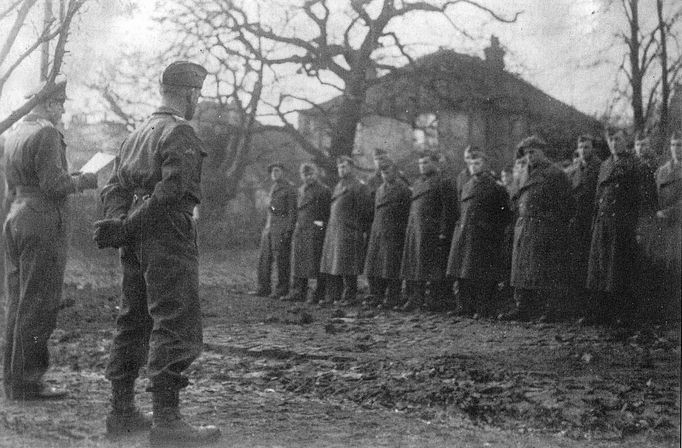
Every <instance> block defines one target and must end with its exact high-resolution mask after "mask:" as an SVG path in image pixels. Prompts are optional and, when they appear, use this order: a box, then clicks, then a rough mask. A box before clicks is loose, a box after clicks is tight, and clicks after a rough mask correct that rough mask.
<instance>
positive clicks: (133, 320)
mask: <svg viewBox="0 0 682 448" xmlns="http://www.w3.org/2000/svg"><path fill="white" fill-rule="evenodd" d="M205 77H206V70H205V69H204V68H203V67H202V66H200V65H198V64H194V63H192V62H186V61H177V62H173V63H172V64H170V65H169V66H168V67H167V68H166V69H165V70H164V71H163V74H162V75H161V82H160V93H161V98H162V105H161V107H159V108H158V109H157V110H156V112H154V113H152V114H151V116H150V117H149V118H147V119H146V121H144V122H143V123H142V124H141V125H140V126H139V127H138V128H137V129H136V130H135V131H133V133H132V134H130V136H128V138H126V140H125V141H124V142H123V144H122V146H121V149H120V152H119V155H118V157H117V158H116V163H115V166H114V170H113V173H112V175H111V178H110V179H109V182H108V184H107V185H106V187H105V188H104V189H103V190H102V193H101V197H102V202H103V206H104V215H105V219H104V220H102V221H98V222H96V223H95V241H96V243H97V245H98V246H99V247H100V248H105V247H115V248H120V254H121V265H122V267H123V288H122V289H123V294H122V298H121V300H122V302H121V306H120V313H119V316H118V319H117V322H116V323H117V332H116V336H115V337H114V341H113V344H112V346H111V353H110V356H109V365H108V366H107V369H106V377H107V379H109V381H111V386H112V400H111V404H112V409H111V412H110V414H109V415H108V416H107V432H108V433H109V435H112V436H116V435H120V434H126V433H130V432H134V431H140V430H145V429H149V426H150V422H149V419H148V418H147V417H146V416H144V415H143V414H141V413H140V411H139V410H138V408H137V407H136V406H135V402H134V394H135V393H134V385H135V380H136V379H137V377H138V375H139V370H140V368H141V367H142V366H143V365H144V364H145V361H146V364H147V374H148V376H149V380H150V386H149V387H148V389H147V390H148V391H150V392H151V393H152V404H153V419H152V422H151V423H152V424H151V430H150V434H149V437H150V442H151V443H152V445H154V446H164V447H165V446H171V445H176V446H186V445H190V444H200V443H203V442H210V441H214V440H216V439H218V438H219V436H220V430H219V429H218V428H216V427H213V426H209V427H195V426H192V425H190V424H189V423H187V422H186V421H185V420H184V419H183V417H182V415H181V414H180V409H179V406H180V397H179V396H180V390H181V389H183V388H185V387H187V385H188V384H189V380H188V378H187V377H186V376H185V375H183V372H184V371H185V370H186V369H187V368H188V367H189V366H190V365H191V364H192V362H193V361H194V360H195V359H196V358H197V357H198V356H199V354H200V353H201V350H202V344H203V342H202V323H201V309H200V304H199V303H200V302H199V265H198V250H197V233H196V232H197V229H196V223H195V222H194V219H193V217H192V212H193V209H194V207H195V206H196V205H197V204H198V203H199V202H200V201H201V188H200V182H201V165H202V159H203V158H204V157H205V155H206V153H205V152H204V150H203V148H202V143H201V141H200V140H199V138H198V137H197V135H196V134H195V132H194V129H193V128H192V126H190V124H189V122H188V121H187V120H190V119H191V118H192V116H193V115H194V111H195V108H196V106H197V103H198V100H199V96H200V94H201V87H202V85H203V82H204V79H205Z"/></svg>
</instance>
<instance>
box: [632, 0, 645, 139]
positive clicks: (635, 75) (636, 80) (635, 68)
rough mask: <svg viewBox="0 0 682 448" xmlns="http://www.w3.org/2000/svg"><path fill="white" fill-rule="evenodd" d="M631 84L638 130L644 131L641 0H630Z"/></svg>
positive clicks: (635, 122)
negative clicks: (640, 57)
mask: <svg viewBox="0 0 682 448" xmlns="http://www.w3.org/2000/svg"><path fill="white" fill-rule="evenodd" d="M629 3H630V12H631V17H630V42H629V46H630V76H631V77H632V79H631V80H630V84H631V87H632V114H633V118H634V125H635V131H636V132H642V131H644V125H645V123H644V107H643V105H642V68H641V66H640V62H639V46H640V42H639V11H638V3H639V0H630V1H629Z"/></svg>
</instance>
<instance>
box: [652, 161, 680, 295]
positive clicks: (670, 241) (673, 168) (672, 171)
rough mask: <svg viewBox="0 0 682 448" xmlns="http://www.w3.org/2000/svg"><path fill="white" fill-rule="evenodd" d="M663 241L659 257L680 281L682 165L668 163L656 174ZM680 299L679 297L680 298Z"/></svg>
mask: <svg viewBox="0 0 682 448" xmlns="http://www.w3.org/2000/svg"><path fill="white" fill-rule="evenodd" d="M656 187H657V190H658V204H659V210H660V211H661V212H662V214H663V218H659V222H660V224H659V227H660V229H661V240H662V242H663V245H664V247H663V248H662V249H663V250H661V251H660V252H659V257H660V258H661V259H662V261H663V262H664V265H665V267H666V268H667V269H670V270H671V271H672V272H676V273H677V280H676V281H677V284H678V286H679V281H680V257H681V252H682V244H681V243H682V235H681V234H682V163H679V162H678V163H676V164H673V163H672V162H667V163H666V164H665V165H663V166H661V167H660V168H659V169H658V171H657V172H656ZM678 299H679V296H678Z"/></svg>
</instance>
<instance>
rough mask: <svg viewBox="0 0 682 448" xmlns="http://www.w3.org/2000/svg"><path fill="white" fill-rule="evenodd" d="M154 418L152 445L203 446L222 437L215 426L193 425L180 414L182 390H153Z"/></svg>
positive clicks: (151, 432) (150, 437)
mask: <svg viewBox="0 0 682 448" xmlns="http://www.w3.org/2000/svg"><path fill="white" fill-rule="evenodd" d="M152 403H153V406H154V418H153V423H152V428H151V430H150V431H149V443H150V444H151V446H156V447H166V446H177V447H186V446H201V445H205V444H210V443H213V442H215V441H217V440H218V439H219V438H220V429H218V428H216V427H215V426H192V425H190V424H189V423H187V422H186V421H184V420H183V419H182V415H181V414H180V392H179V391H178V390H162V391H154V392H152Z"/></svg>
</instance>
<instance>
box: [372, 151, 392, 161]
mask: <svg viewBox="0 0 682 448" xmlns="http://www.w3.org/2000/svg"><path fill="white" fill-rule="evenodd" d="M372 157H374V158H375V159H383V158H385V157H388V151H386V150H385V149H384V148H374V149H373V150H372Z"/></svg>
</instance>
